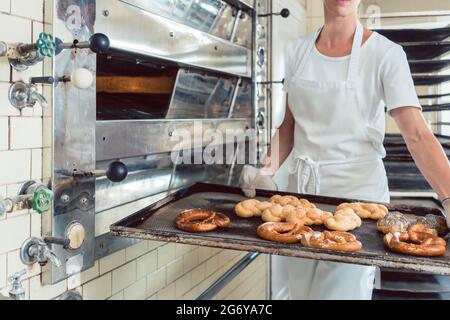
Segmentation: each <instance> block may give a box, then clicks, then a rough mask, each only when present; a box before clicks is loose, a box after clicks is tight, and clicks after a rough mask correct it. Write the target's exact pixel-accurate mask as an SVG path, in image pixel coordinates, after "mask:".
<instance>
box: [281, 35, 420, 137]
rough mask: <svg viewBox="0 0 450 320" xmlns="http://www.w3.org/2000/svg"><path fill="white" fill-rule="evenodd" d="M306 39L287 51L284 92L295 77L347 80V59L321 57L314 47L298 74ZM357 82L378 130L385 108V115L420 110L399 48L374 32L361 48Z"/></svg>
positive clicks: (405, 59)
mask: <svg viewBox="0 0 450 320" xmlns="http://www.w3.org/2000/svg"><path fill="white" fill-rule="evenodd" d="M309 38H310V36H305V37H302V38H299V39H297V40H296V41H294V42H292V43H291V44H290V45H289V46H288V48H287V51H286V70H285V84H284V90H285V91H286V92H287V93H289V92H288V88H289V83H290V82H291V81H295V77H298V76H299V77H301V78H303V79H307V80H316V81H331V82H333V81H340V82H341V81H345V80H346V79H347V72H348V65H349V62H350V56H345V57H337V58H334V57H328V56H325V55H323V54H321V53H320V52H319V51H318V50H317V47H316V46H314V50H313V52H312V54H311V55H310V57H309V60H308V62H307V64H306V66H305V69H304V71H303V74H302V75H298V72H297V71H298V67H299V65H300V61H301V59H302V57H303V55H304V54H305V51H306V46H307V40H308V39H309ZM358 80H359V81H362V82H363V83H362V85H363V89H364V93H365V94H364V96H363V97H362V98H363V101H362V103H363V104H364V106H365V107H367V108H368V110H367V111H368V112H369V114H373V115H376V118H377V119H373V120H374V122H375V123H379V124H380V125H381V124H382V128H381V127H380V129H381V130H383V131H384V108H385V107H387V110H388V111H389V112H390V111H391V110H393V109H395V108H399V107H406V106H409V107H416V108H421V106H420V102H419V99H418V97H417V93H416V90H415V87H414V82H413V80H412V77H411V71H410V68H409V64H408V60H407V57H406V54H405V52H404V50H403V48H402V47H401V46H400V45H398V44H396V43H394V42H392V41H390V40H389V39H387V38H386V37H384V36H382V35H380V34H379V33H377V32H374V33H373V34H372V35H371V36H370V37H369V39H368V40H367V41H366V42H365V43H364V44H363V46H362V48H361V57H360V62H359V66H358ZM318 98H319V97H318ZM380 117H383V119H381V118H380Z"/></svg>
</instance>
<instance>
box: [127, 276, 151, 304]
mask: <svg viewBox="0 0 450 320" xmlns="http://www.w3.org/2000/svg"><path fill="white" fill-rule="evenodd" d="M123 294H124V300H145V298H147V279H146V278H142V279H141V280H138V281H136V282H135V283H133V284H132V285H131V286H129V287H128V288H126V289H125V290H123Z"/></svg>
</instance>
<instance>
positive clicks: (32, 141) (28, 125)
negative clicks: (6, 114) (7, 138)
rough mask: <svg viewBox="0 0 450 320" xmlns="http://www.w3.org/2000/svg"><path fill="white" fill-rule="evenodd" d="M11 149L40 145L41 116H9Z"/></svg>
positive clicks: (37, 146)
mask: <svg viewBox="0 0 450 320" xmlns="http://www.w3.org/2000/svg"><path fill="white" fill-rule="evenodd" d="M10 127H11V131H10V135H11V149H13V150H14V149H25V148H41V147H42V118H34V117H33V118H31V117H30V118H28V117H11V118H10Z"/></svg>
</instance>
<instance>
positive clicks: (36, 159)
mask: <svg viewBox="0 0 450 320" xmlns="http://www.w3.org/2000/svg"><path fill="white" fill-rule="evenodd" d="M31 179H33V180H41V179H42V149H33V150H31Z"/></svg>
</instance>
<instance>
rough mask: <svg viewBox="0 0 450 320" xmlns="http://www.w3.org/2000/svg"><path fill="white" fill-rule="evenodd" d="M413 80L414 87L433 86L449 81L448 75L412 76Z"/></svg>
mask: <svg viewBox="0 0 450 320" xmlns="http://www.w3.org/2000/svg"><path fill="white" fill-rule="evenodd" d="M413 80H414V84H415V85H416V86H435V85H438V84H442V83H444V82H447V81H450V75H435V76H428V75H420V76H419V75H413Z"/></svg>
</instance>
